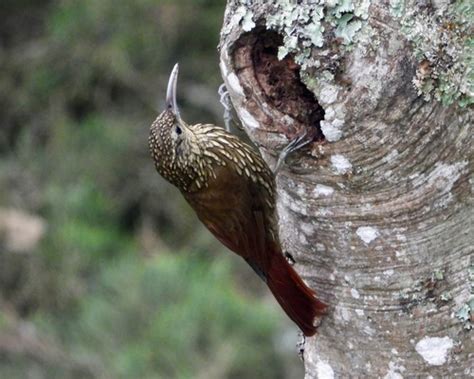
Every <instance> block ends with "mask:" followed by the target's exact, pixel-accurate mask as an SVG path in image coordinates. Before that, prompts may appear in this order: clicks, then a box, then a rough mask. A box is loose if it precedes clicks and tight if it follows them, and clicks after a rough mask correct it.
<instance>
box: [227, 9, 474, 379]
mask: <svg viewBox="0 0 474 379" xmlns="http://www.w3.org/2000/svg"><path fill="white" fill-rule="evenodd" d="M297 3H298V5H297ZM448 3H449V2H445V1H433V4H431V3H430V2H429V1H427V2H416V4H415V2H414V1H411V2H410V1H409V2H406V3H405V2H403V1H401V0H400V1H396V0H394V1H390V3H389V2H387V1H372V2H371V1H370V0H358V1H356V0H354V1H350V0H349V1H342V0H334V1H326V4H324V5H322V4H318V3H317V2H314V1H309V0H306V1H298V2H296V1H291V0H286V1H284V0H280V1H273V2H253V1H229V2H228V4H227V9H226V13H225V19H224V25H223V28H222V32H221V43H220V60H221V71H222V75H223V78H224V81H225V84H226V86H227V88H228V90H229V93H230V96H231V99H232V102H233V104H234V107H235V108H236V111H237V114H238V115H239V118H240V120H241V121H242V124H243V126H244V128H245V130H246V132H247V133H248V134H249V136H250V138H251V139H252V140H253V141H254V142H255V143H256V145H257V146H258V147H259V148H260V151H261V153H262V155H263V156H264V158H265V159H266V160H267V161H268V162H269V163H270V165H272V164H274V162H275V158H276V156H277V155H278V152H279V151H280V150H281V149H282V147H283V146H285V144H287V143H288V141H289V140H291V139H292V138H294V137H295V136H298V135H301V134H303V133H306V135H307V138H312V139H313V140H314V142H313V143H312V144H311V145H309V147H305V148H303V149H301V150H299V151H297V152H295V153H293V154H292V155H291V156H290V157H289V159H287V161H286V164H285V165H284V166H283V168H282V170H281V171H280V172H279V174H278V177H277V185H278V196H279V198H278V212H279V218H280V235H281V239H282V243H283V245H284V248H285V249H286V250H287V251H289V252H291V253H292V255H293V256H294V258H295V260H296V265H295V268H296V270H297V271H298V272H299V273H300V274H301V275H302V277H303V278H304V279H305V280H306V281H307V282H308V283H309V285H310V286H311V287H312V288H314V289H315V290H316V291H317V293H318V295H319V297H320V298H321V299H322V300H323V301H325V302H327V303H328V304H329V305H330V311H329V314H328V315H327V316H326V317H325V318H324V319H323V321H322V324H321V326H320V328H319V330H318V334H317V335H316V336H315V337H314V338H311V339H307V341H306V349H305V352H304V358H305V368H306V377H307V378H339V377H385V378H402V377H415V376H416V377H417V376H421V377H424V378H426V377H433V378H439V377H469V376H470V375H474V369H473V367H474V365H473V361H474V344H473V334H472V331H471V330H470V329H471V327H472V325H473V323H472V322H473V319H472V317H473V314H474V296H473V291H474V288H473V287H474V283H473V282H474V278H473V277H474V260H473V246H474V233H473V229H472V224H473V222H472V221H473V214H474V213H473V207H472V203H473V201H472V199H473V198H472V188H473V179H472V177H471V174H472V171H473V165H472V152H473V149H472V144H471V142H472V141H471V135H472V132H471V130H470V123H471V118H472V109H469V107H470V105H471V104H472V86H471V87H469V85H470V84H471V85H472V82H471V83H469V79H472V75H471V78H470V77H469V66H468V63H469V57H472V51H469V50H468V45H469V38H470V37H469V36H470V35H472V30H470V29H469V28H471V29H472V25H469V24H467V23H466V22H464V21H463V19H462V18H463V17H464V14H467V13H468V10H469V9H465V8H469V2H467V1H466V2H462V1H458V2H457V3H454V5H450V4H448ZM463 7H464V8H463Z"/></svg>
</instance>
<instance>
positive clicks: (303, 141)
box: [273, 132, 311, 175]
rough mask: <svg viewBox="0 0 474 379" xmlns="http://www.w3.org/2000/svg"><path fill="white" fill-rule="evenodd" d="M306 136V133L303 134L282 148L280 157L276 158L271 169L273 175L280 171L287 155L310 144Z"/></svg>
mask: <svg viewBox="0 0 474 379" xmlns="http://www.w3.org/2000/svg"><path fill="white" fill-rule="evenodd" d="M307 136H308V133H307V132H304V133H303V134H301V135H300V136H298V137H296V138H294V139H293V140H291V141H290V143H289V144H288V145H286V146H285V147H284V148H283V150H282V151H281V152H280V155H279V156H278V160H277V163H276V165H275V168H274V169H273V173H274V174H275V175H276V174H277V173H278V171H280V169H281V166H282V164H283V162H284V161H285V159H286V158H287V157H288V155H289V154H291V153H292V152H294V151H296V150H298V149H301V148H302V147H304V146H306V145H308V144H309V143H311V139H308V138H306V137H307Z"/></svg>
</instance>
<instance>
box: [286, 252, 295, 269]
mask: <svg viewBox="0 0 474 379" xmlns="http://www.w3.org/2000/svg"><path fill="white" fill-rule="evenodd" d="M285 258H286V260H287V262H288V263H289V264H290V265H291V266H293V265H294V264H295V263H296V261H295V258H293V255H291V254H290V253H289V252H287V251H285Z"/></svg>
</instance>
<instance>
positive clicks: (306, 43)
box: [265, 0, 370, 69]
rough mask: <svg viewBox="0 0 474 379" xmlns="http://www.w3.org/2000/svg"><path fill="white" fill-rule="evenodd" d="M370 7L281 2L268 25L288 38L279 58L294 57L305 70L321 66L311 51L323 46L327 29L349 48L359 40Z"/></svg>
mask: <svg viewBox="0 0 474 379" xmlns="http://www.w3.org/2000/svg"><path fill="white" fill-rule="evenodd" d="M369 6H370V0H328V1H325V2H324V1H320V2H319V3H317V4H311V6H302V5H299V4H298V3H297V2H296V1H291V0H279V1H276V4H275V7H274V8H275V11H274V13H272V14H269V15H267V16H266V17H265V22H266V26H267V28H268V29H274V30H277V31H278V32H280V33H282V34H283V35H284V36H285V37H284V41H283V45H282V46H281V47H280V48H279V50H278V58H279V59H283V58H284V57H285V56H286V55H288V54H294V55H295V61H296V62H297V63H298V64H300V65H301V66H302V68H303V69H306V68H307V67H318V66H319V61H318V60H317V59H313V58H311V48H313V47H317V48H323V47H324V43H325V40H324V33H325V32H327V31H326V26H331V27H332V28H333V29H334V33H335V36H336V37H339V38H340V39H341V42H342V44H343V45H345V46H349V45H351V44H352V43H354V42H355V41H357V35H358V32H359V31H360V30H361V29H362V27H363V25H364V24H365V20H366V19H367V18H368V9H369Z"/></svg>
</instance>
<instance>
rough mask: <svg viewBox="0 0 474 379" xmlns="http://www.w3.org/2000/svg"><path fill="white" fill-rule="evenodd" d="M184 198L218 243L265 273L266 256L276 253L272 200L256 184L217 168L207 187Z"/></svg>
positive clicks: (224, 169)
mask: <svg viewBox="0 0 474 379" xmlns="http://www.w3.org/2000/svg"><path fill="white" fill-rule="evenodd" d="M184 196H185V198H186V200H187V201H188V202H189V203H190V205H191V206H192V207H193V208H194V209H195V211H196V213H197V215H198V217H199V219H200V220H201V221H202V223H203V224H204V225H205V226H206V227H207V228H208V229H209V230H210V231H211V232H212V234H214V236H215V237H216V238H217V239H218V240H219V241H220V242H222V243H223V244H224V245H225V246H226V247H228V248H229V249H230V250H232V251H234V252H235V253H237V254H238V255H240V256H241V257H243V258H244V259H245V260H247V262H248V263H249V264H250V265H251V266H252V268H253V269H254V270H255V271H257V273H259V271H260V273H263V274H264V273H265V272H266V271H267V268H268V264H269V262H270V258H271V257H270V256H269V254H274V253H275V246H279V243H275V242H276V241H275V240H276V239H277V238H278V234H277V233H276V232H275V230H274V228H275V225H274V224H275V221H274V217H275V216H274V209H273V206H272V204H273V199H270V201H269V199H268V193H267V192H266V191H264V190H263V189H262V188H261V186H260V184H259V183H258V182H255V181H253V180H252V179H251V178H250V177H246V176H245V175H240V174H239V173H237V172H236V171H234V170H229V167H227V166H226V167H216V178H215V179H211V180H210V181H209V185H208V187H207V188H204V189H202V190H200V191H197V192H194V193H186V194H184ZM269 245H271V246H272V247H271V249H270V248H269ZM278 249H279V248H278ZM280 253H281V252H280ZM259 275H260V274H259Z"/></svg>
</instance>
